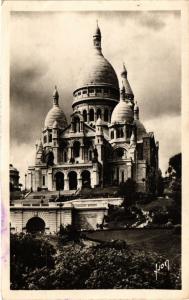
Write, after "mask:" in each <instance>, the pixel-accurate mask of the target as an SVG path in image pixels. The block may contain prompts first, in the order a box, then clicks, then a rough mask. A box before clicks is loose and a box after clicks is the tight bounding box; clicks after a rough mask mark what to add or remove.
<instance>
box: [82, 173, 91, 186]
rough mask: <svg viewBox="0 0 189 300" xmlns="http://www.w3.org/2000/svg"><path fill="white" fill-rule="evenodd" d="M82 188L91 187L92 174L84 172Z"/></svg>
mask: <svg viewBox="0 0 189 300" xmlns="http://www.w3.org/2000/svg"><path fill="white" fill-rule="evenodd" d="M81 178H82V187H91V173H90V171H88V170H84V171H82V173H81Z"/></svg>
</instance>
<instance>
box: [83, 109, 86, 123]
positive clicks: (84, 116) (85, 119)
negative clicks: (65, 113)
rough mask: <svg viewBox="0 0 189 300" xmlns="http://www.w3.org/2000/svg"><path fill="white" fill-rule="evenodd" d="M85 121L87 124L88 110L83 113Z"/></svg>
mask: <svg viewBox="0 0 189 300" xmlns="http://www.w3.org/2000/svg"><path fill="white" fill-rule="evenodd" d="M83 120H84V122H87V111H86V110H84V111H83Z"/></svg>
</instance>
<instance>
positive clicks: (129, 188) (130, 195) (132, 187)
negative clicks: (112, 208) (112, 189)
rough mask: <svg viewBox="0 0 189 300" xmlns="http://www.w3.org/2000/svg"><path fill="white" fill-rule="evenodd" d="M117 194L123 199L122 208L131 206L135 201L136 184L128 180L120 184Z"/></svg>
mask: <svg viewBox="0 0 189 300" xmlns="http://www.w3.org/2000/svg"><path fill="white" fill-rule="evenodd" d="M119 194H120V195H121V196H123V197H124V201H123V206H127V207H128V206H129V205H132V204H133V203H134V202H135V201H136V182H135V181H134V180H133V179H132V178H128V179H127V180H126V182H124V183H122V184H120V188H119Z"/></svg>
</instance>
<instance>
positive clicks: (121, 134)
mask: <svg viewBox="0 0 189 300" xmlns="http://www.w3.org/2000/svg"><path fill="white" fill-rule="evenodd" d="M120 137H121V138H122V137H123V128H121V129H120Z"/></svg>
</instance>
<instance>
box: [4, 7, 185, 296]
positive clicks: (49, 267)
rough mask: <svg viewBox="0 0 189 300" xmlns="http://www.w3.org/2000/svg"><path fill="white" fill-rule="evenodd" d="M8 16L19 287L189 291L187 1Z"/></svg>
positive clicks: (13, 240)
mask: <svg viewBox="0 0 189 300" xmlns="http://www.w3.org/2000/svg"><path fill="white" fill-rule="evenodd" d="M9 19H10V25H9V26H10V33H9V34H10V42H9V43H10V49H9V56H10V58H9V59H10V66H9V72H10V79H9V80H10V81H9V84H10V87H9V91H10V104H9V105H10V109H9V117H10V121H9V123H10V130H9V131H10V155H9V215H10V218H9V236H10V262H9V266H10V282H9V288H10V290H11V291H28V290H30V291H32V290H34V291H36V290H37V291H40V290H52V291H53V290H112V289H113V290H115V289H117V290H118V289H119V290H135V289H142V290H145V289H147V290H175V291H176V290H178V291H180V290H182V267H181V265H182V263H181V262H182V247H181V244H182V220H183V218H182V147H181V142H182V141H181V100H182V99H181V96H182V93H181V89H182V82H181V74H182V68H181V66H182V60H181V58H182V48H181V39H182V34H181V32H182V31H181V28H182V26H181V25H182V17H181V10H175V9H173V10H170V9H169V10H163V9H162V10H161V9H157V10H150V9H148V10H140V9H135V10H123V9H122V10H121V9H120V10H113V9H112V10H108V9H107V10H106V9H103V10H100V9H94V8H93V9H88V10H76V9H73V10H31V11H30V10H28V9H27V10H23V11H22V10H15V11H11V12H10V18H9ZM70 299H72V298H69V300H70ZM133 299H134V298H133ZM141 299H142V298H141ZM151 299H152V298H151ZM153 299H154V298H153ZM159 299H160V298H159ZM161 299H163V298H161ZM164 299H165V297H164ZM179 299H180V298H179ZM183 299H184V298H183Z"/></svg>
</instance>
